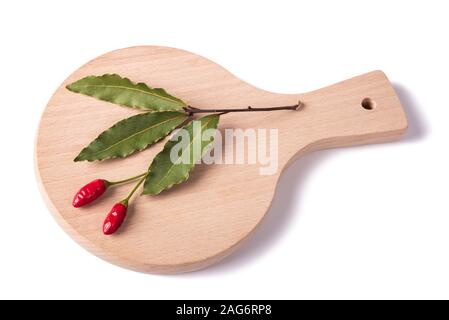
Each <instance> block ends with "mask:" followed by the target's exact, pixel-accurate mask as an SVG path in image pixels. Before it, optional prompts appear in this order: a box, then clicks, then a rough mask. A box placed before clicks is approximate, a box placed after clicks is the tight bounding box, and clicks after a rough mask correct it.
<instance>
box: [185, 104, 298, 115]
mask: <svg viewBox="0 0 449 320" xmlns="http://www.w3.org/2000/svg"><path fill="white" fill-rule="evenodd" d="M302 106H303V103H302V102H301V101H298V103H297V104H295V105H292V106H281V107H268V108H253V107H251V106H248V107H246V108H239V109H198V108H195V107H192V106H187V107H184V111H185V112H187V113H188V114H189V115H192V114H194V113H219V114H226V113H230V112H254V111H278V110H299V109H301V108H302Z"/></svg>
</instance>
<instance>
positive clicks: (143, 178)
mask: <svg viewBox="0 0 449 320" xmlns="http://www.w3.org/2000/svg"><path fill="white" fill-rule="evenodd" d="M147 175H148V172H146V173H144V176H143V177H142V179H140V180H139V182H138V183H137V184H136V186H135V187H134V188H133V189H132V190H131V192H130V193H129V194H128V196H127V197H126V198H125V199H123V200H122V201H120V203H122V204H123V205H125V206H128V202H129V199H131V197H132V196H133V194H134V193H135V192H136V190H137V189H138V188H139V187H140V185H141V184H142V183H143V182H144V181H145V179H146V177H147Z"/></svg>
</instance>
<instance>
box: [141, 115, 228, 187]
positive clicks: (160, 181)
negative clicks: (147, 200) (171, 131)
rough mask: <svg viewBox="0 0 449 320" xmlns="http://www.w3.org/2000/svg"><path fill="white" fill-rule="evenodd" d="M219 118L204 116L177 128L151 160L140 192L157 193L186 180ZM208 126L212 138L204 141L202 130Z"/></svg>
mask: <svg viewBox="0 0 449 320" xmlns="http://www.w3.org/2000/svg"><path fill="white" fill-rule="evenodd" d="M219 119H220V116H219V115H216V114H213V115H209V116H205V117H203V118H200V119H198V120H194V121H192V122H190V123H189V124H188V125H186V126H184V128H183V129H184V130H183V129H181V130H180V131H178V132H177V133H176V134H175V135H174V136H173V137H172V139H170V140H169V141H168V142H167V143H166V144H165V146H164V149H163V150H162V151H161V152H159V153H158V154H157V155H156V157H155V158H154V159H153V162H152V163H151V165H150V168H149V169H148V170H149V174H148V176H147V178H146V180H145V184H144V188H143V192H142V194H151V195H156V194H159V193H161V192H162V191H164V190H166V189H169V188H171V187H172V186H173V185H175V184H178V183H181V182H184V181H186V180H187V179H188V178H189V172H190V171H191V170H192V169H193V167H194V166H195V164H196V162H198V161H199V160H200V159H201V158H202V157H203V155H204V154H205V153H206V151H207V148H208V147H209V146H210V145H211V144H212V142H213V134H215V130H216V129H217V125H218V120H219ZM208 129H211V130H213V132H209V133H212V135H211V138H210V139H207V140H205V141H203V132H204V131H205V130H208ZM178 140H180V141H178ZM172 151H173V152H172ZM172 158H173V159H172ZM186 160H187V161H186Z"/></svg>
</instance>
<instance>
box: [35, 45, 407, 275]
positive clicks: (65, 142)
mask: <svg viewBox="0 0 449 320" xmlns="http://www.w3.org/2000/svg"><path fill="white" fill-rule="evenodd" d="M105 73H118V74H120V75H122V76H126V77H128V78H130V79H132V80H133V81H136V82H145V83H147V84H149V85H151V86H153V87H162V88H165V89H166V90H167V91H168V92H170V93H171V94H173V95H174V96H177V97H179V98H181V99H183V100H184V101H186V102H187V103H188V104H189V105H192V106H195V107H198V108H231V107H234V108H235V107H246V106H248V105H251V106H252V107H266V106H281V105H292V104H295V103H296V102H297V101H298V100H301V101H302V102H303V103H304V107H303V109H302V110H301V111H278V112H253V113H240V114H227V115H225V116H223V117H222V119H221V121H220V124H219V129H220V130H224V129H225V128H242V129H246V128H254V129H258V128H261V129H271V128H277V129H278V150H279V154H278V163H279V164H278V167H279V169H278V170H277V173H276V174H274V175H260V174H259V168H260V165H258V164H251V165H249V164H235V165H218V164H216V165H209V166H208V165H204V164H202V165H198V166H197V167H196V168H195V169H194V170H193V172H192V174H191V177H190V179H189V181H188V182H187V183H184V184H180V185H178V186H175V187H174V188H172V189H170V190H169V191H166V192H164V193H162V194H161V195H158V196H140V197H136V198H134V200H133V201H132V204H131V205H130V208H129V214H128V217H127V220H126V221H125V223H124V225H123V226H122V228H121V230H120V231H119V232H118V233H117V234H115V235H114V236H110V237H106V236H104V235H103V234H102V231H101V226H102V223H103V220H104V218H105V216H106V214H107V212H108V211H109V210H110V208H111V206H112V204H113V203H114V202H115V201H118V200H121V199H122V198H124V196H125V195H126V194H127V193H128V191H129V189H130V188H131V185H123V186H120V187H118V188H111V189H110V190H108V191H107V194H105V195H104V196H103V197H102V198H101V199H100V200H98V202H96V203H95V204H93V205H91V206H88V207H85V208H82V209H74V208H73V207H72V206H71V201H72V198H73V195H74V194H75V192H76V191H77V190H78V189H79V188H80V187H81V186H82V185H84V184H85V183H87V182H89V181H91V180H93V179H96V178H105V179H109V180H119V179H121V178H123V177H127V176H130V175H133V174H137V173H140V172H144V171H145V170H146V169H147V167H148V166H149V164H150V162H151V159H152V158H153V157H154V155H155V154H156V153H157V152H159V151H160V150H161V148H162V145H163V144H162V143H160V144H158V145H156V146H153V147H151V148H149V149H147V150H145V151H143V152H140V153H137V154H134V155H133V156H130V157H128V158H126V159H118V160H116V159H114V160H107V161H103V162H95V163H87V162H78V163H75V162H73V158H74V157H75V156H76V155H77V154H78V153H79V151H80V150H81V149H82V148H83V147H84V146H86V145H87V144H88V143H89V142H90V141H91V140H93V139H94V138H95V137H97V135H98V134H99V133H100V132H101V131H103V130H104V129H106V128H108V127H110V126H111V125H112V124H114V123H115V122H117V121H119V120H121V119H122V118H124V117H128V116H130V115H134V114H137V112H138V111H136V110H134V109H130V108H126V107H120V106H116V105H113V104H110V103H107V102H102V101H99V100H96V99H94V98H91V97H86V96H83V95H80V94H74V93H72V92H69V91H68V90H66V89H65V86H66V85H67V84H68V83H71V82H73V81H76V80H78V79H80V78H83V77H85V76H88V75H102V74H105ZM406 128H407V119H406V116H405V114H404V110H403V108H402V107H401V103H400V101H399V99H398V98H397V96H396V94H395V91H394V89H393V88H392V86H391V84H390V82H389V81H388V79H387V77H386V76H385V74H384V73H383V72H381V71H373V72H370V73H367V74H364V75H361V76H358V77H355V78H352V79H349V80H346V81H343V82H340V83H337V84H334V85H332V86H329V87H326V88H323V89H320V90H317V91H313V92H309V93H304V94H278V93H272V92H268V91H264V90H261V89H258V88H255V87H254V86H252V85H250V84H248V83H245V82H243V81H242V80H240V79H238V78H237V77H235V76H234V75H233V74H231V73H229V72H228V71H227V70H225V69H224V68H222V67H221V66H219V65H217V64H215V63H214V62H212V61H210V60H207V59H206V58H203V57H201V56H198V55H196V54H193V53H190V52H186V51H183V50H179V49H173V48H166V47H155V46H142V47H132V48H127V49H121V50H117V51H113V52H110V53H107V54H105V55H103V56H100V57H98V58H96V59H94V60H92V61H90V62H89V63H87V64H85V65H84V66H82V67H81V68H80V69H78V70H77V71H75V72H74V73H73V74H72V75H70V77H69V78H68V79H66V81H64V83H62V84H61V86H60V87H59V88H58V89H57V90H56V92H55V94H54V95H53V97H52V98H51V100H50V102H49V103H48V105H47V107H46V109H45V111H44V113H43V115H42V119H41V122H40V125H39V131H38V135H37V142H36V155H35V159H36V172H37V176H38V180H39V185H40V187H41V189H42V194H43V195H44V197H45V199H46V203H47V205H48V207H49V208H50V211H51V212H52V213H53V214H54V216H55V217H56V219H57V221H58V222H59V224H60V225H61V227H62V228H63V229H64V230H65V231H66V232H67V233H69V234H70V235H71V236H72V237H73V239H74V240H75V241H76V242H78V243H79V244H80V245H81V246H83V247H84V248H86V249H87V250H89V251H90V252H92V253H94V254H95V255H97V256H99V257H101V258H103V259H105V260H107V261H109V262H111V263H114V264H117V265H120V266H123V267H125V268H129V269H133V270H138V271H142V272H150V273H178V272H186V271H191V270H195V269H199V268H203V267H206V266H208V265H210V264H212V263H214V262H217V261H219V260H221V259H222V258H224V257H225V256H227V255H228V254H230V253H231V252H232V251H234V250H235V249H236V248H237V247H238V246H239V244H241V243H242V241H243V240H245V239H246V238H247V237H248V236H249V235H250V234H251V233H252V232H253V231H254V230H255V228H256V227H257V226H258V224H259V223H260V222H261V220H262V218H263V217H264V215H265V214H266V212H267V211H268V209H269V208H270V204H271V202H272V199H273V197H274V195H275V190H276V184H277V182H278V180H279V177H280V175H281V174H282V171H283V170H284V169H285V168H286V167H287V166H288V165H289V164H290V163H292V162H293V161H295V159H297V158H298V157H299V156H301V155H303V154H305V153H306V152H310V151H314V150H318V149H322V148H331V147H341V146H351V145H358V144H366V143H377V142H386V141H390V140H393V139H397V138H399V137H400V136H401V135H402V134H403V133H404V131H405V130H406Z"/></svg>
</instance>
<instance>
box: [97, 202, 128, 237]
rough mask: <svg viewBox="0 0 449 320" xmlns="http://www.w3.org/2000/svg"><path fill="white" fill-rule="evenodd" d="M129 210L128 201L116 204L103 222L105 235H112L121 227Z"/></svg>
mask: <svg viewBox="0 0 449 320" xmlns="http://www.w3.org/2000/svg"><path fill="white" fill-rule="evenodd" d="M127 210H128V205H127V201H125V203H123V202H119V203H116V204H114V206H113V207H112V209H111V211H109V213H108V215H107V216H106V219H105V220H104V223H103V233H104V234H105V235H111V234H113V233H114V232H116V231H117V230H118V228H120V226H121V225H122V223H123V221H124V220H125V217H126V211H127Z"/></svg>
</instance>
